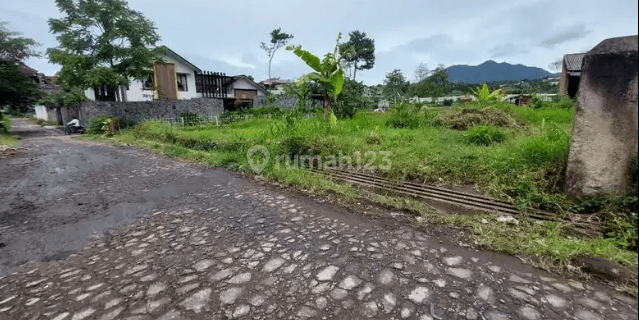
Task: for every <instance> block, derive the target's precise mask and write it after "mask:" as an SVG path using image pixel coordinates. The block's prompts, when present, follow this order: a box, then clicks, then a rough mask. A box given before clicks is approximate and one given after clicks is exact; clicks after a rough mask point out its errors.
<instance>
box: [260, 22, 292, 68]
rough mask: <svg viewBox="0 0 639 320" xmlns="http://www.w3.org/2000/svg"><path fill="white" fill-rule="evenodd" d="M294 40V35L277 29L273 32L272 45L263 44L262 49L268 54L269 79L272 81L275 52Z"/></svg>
mask: <svg viewBox="0 0 639 320" xmlns="http://www.w3.org/2000/svg"><path fill="white" fill-rule="evenodd" d="M290 39H293V35H292V34H288V33H285V32H282V28H277V29H275V30H273V31H271V41H270V43H265V42H262V44H261V45H260V48H262V50H264V51H265V52H266V55H267V56H268V78H269V79H271V61H273V57H274V56H275V52H276V51H277V50H278V49H279V48H281V47H283V46H285V45H286V43H287V42H288V40H290Z"/></svg>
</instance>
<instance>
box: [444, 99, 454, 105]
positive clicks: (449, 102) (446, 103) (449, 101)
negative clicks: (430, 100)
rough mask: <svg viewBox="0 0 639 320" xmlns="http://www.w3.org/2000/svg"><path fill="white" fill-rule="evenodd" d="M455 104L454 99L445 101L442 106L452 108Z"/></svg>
mask: <svg viewBox="0 0 639 320" xmlns="http://www.w3.org/2000/svg"><path fill="white" fill-rule="evenodd" d="M453 102H454V100H453V99H444V102H442V104H443V105H444V106H445V107H450V106H452V105H453Z"/></svg>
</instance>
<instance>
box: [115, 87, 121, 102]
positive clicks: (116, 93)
mask: <svg viewBox="0 0 639 320" xmlns="http://www.w3.org/2000/svg"><path fill="white" fill-rule="evenodd" d="M114 91H115V101H117V102H121V101H122V100H121V99H120V88H117V89H115V90H114Z"/></svg>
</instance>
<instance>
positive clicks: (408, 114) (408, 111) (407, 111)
mask: <svg viewBox="0 0 639 320" xmlns="http://www.w3.org/2000/svg"><path fill="white" fill-rule="evenodd" d="M419 123H420V119H419V111H418V110H416V109H415V107H414V106H412V105H410V104H405V103H402V104H399V105H397V106H396V107H394V108H393V109H392V110H391V115H390V119H388V121H386V126H388V127H390V128H400V129H401V128H409V129H415V128H418V127H419Z"/></svg>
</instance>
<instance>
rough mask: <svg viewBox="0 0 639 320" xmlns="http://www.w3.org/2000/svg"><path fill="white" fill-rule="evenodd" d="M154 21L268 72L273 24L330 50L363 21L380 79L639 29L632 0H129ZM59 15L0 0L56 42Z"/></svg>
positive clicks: (286, 70) (25, 27)
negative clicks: (52, 23) (53, 27)
mask: <svg viewBox="0 0 639 320" xmlns="http://www.w3.org/2000/svg"><path fill="white" fill-rule="evenodd" d="M129 6H130V7H131V8H132V9H134V10H138V11H141V12H142V13H144V15H145V16H146V17H147V18H149V19H150V20H151V21H153V22H155V24H156V26H157V28H158V33H159V34H160V36H161V37H162V43H163V44H164V45H167V46H168V47H170V48H171V49H173V50H174V51H176V52H178V53H179V54H181V55H182V56H183V57H185V58H186V59H188V60H189V61H191V62H192V63H194V64H195V65H197V66H198V67H200V68H201V69H204V70H209V71H216V72H224V73H226V74H228V75H234V74H249V75H252V76H254V77H255V78H256V80H263V79H266V78H267V77H268V67H267V66H268V58H267V56H266V54H265V53H264V51H262V50H261V49H260V48H259V45H260V42H262V41H268V40H269V33H270V31H271V30H273V29H274V28H278V27H281V28H282V31H284V32H287V33H291V34H293V35H294V36H295V38H294V39H293V40H292V41H291V42H290V43H292V44H296V45H297V44H301V45H302V47H303V48H305V49H307V50H310V51H311V52H314V53H316V54H318V55H323V54H325V53H326V52H329V51H332V50H333V47H334V45H335V40H336V38H337V34H338V32H342V33H344V34H345V35H346V38H347V37H348V36H347V34H348V33H349V32H350V31H353V30H360V31H363V32H366V34H367V35H368V36H369V37H371V38H372V39H374V40H375V49H376V52H375V53H376V57H377V59H376V61H375V66H374V68H373V69H371V70H366V71H361V72H358V74H357V80H361V81H364V83H366V84H368V85H373V84H378V83H382V82H383V80H384V78H385V75H386V73H387V72H390V71H392V70H393V69H400V70H402V72H403V73H404V75H406V76H407V77H409V78H412V77H413V75H414V70H415V67H416V66H417V65H418V64H419V63H422V62H423V63H426V64H427V65H428V66H429V67H430V68H434V67H435V66H437V65H438V64H444V65H445V66H450V65H455V64H466V65H477V64H480V63H482V62H484V61H486V60H489V59H492V60H495V61H497V62H508V63H512V64H516V63H520V64H524V65H529V66H536V67H540V68H544V69H547V70H550V71H553V72H554V70H551V69H549V64H550V63H551V62H553V61H555V60H557V59H559V58H561V57H562V56H563V54H566V53H574V52H581V51H585V50H588V49H590V48H592V47H593V46H595V45H596V44H597V43H599V42H600V41H602V40H604V39H606V38H610V37H618V36H626V35H636V34H637V33H638V31H637V29H638V27H637V24H638V21H637V20H638V18H637V17H638V10H637V2H636V0H614V1H601V0H596V1H590V0H587V1H584V0H578V1H575V0H570V1H568V0H561V1H518V0H514V1H513V0H505V1H476V0H446V1H426V0H410V1H409V0H322V1H307V0H269V1H264V0H242V1H211V0H181V1H175V0H173V1H168V0H129ZM52 17H53V18H56V17H60V13H59V12H58V11H57V8H56V6H55V3H54V1H53V0H20V1H3V2H2V3H0V20H3V21H7V22H9V25H8V28H9V29H10V30H14V31H19V32H22V33H23V34H24V35H25V36H27V37H30V38H33V39H35V40H37V41H38V42H40V43H42V47H41V49H43V50H44V49H46V48H48V47H53V46H55V45H56V39H55V37H54V36H53V35H52V34H50V33H49V32H48V30H49V28H48V25H47V20H48V19H49V18H52ZM27 63H28V64H29V65H30V66H31V67H33V68H35V69H38V70H40V71H42V72H44V73H45V74H47V75H49V74H54V73H55V72H56V71H58V70H59V68H60V67H59V66H57V65H52V64H49V63H48V61H47V59H46V58H41V59H31V60H29V61H27ZM309 71H310V69H309V68H308V67H306V66H305V65H304V64H303V63H301V62H300V61H298V59H297V57H295V56H294V55H293V54H292V53H290V52H287V51H285V50H284V49H281V51H278V52H277V53H276V55H275V58H274V59H273V66H272V74H273V76H275V77H281V78H285V79H292V78H296V77H298V76H299V75H301V74H302V73H305V72H309Z"/></svg>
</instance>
